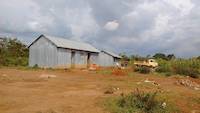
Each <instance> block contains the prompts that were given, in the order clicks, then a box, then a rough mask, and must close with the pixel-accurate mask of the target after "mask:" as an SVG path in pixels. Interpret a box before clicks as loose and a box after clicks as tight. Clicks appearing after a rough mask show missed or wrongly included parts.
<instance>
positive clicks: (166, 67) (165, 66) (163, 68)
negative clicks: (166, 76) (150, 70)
mask: <svg viewBox="0 0 200 113" xmlns="http://www.w3.org/2000/svg"><path fill="white" fill-rule="evenodd" d="M158 64H159V66H158V68H157V69H156V72H160V73H166V72H170V71H171V65H170V61H166V60H161V59H160V60H158Z"/></svg>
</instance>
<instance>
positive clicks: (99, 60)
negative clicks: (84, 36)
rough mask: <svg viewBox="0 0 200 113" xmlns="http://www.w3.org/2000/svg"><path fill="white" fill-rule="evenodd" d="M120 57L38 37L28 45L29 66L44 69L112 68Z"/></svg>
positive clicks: (51, 38)
mask: <svg viewBox="0 0 200 113" xmlns="http://www.w3.org/2000/svg"><path fill="white" fill-rule="evenodd" d="M120 58H121V57H120V56H119V55H116V54H114V53H112V52H109V51H101V52H100V51H99V50H98V49H96V48H95V47H93V46H92V45H90V44H87V43H83V42H76V41H71V40H67V39H63V38H58V37H52V36H48V35H40V36H39V37H38V38H37V39H36V40H35V41H33V42H32V43H31V44H30V45H29V66H31V67H32V66H35V65H38V66H39V67H44V68H50V67H51V68H70V67H75V68H87V67H88V66H89V65H90V64H98V65H100V66H114V65H115V64H116V62H118V61H119V59H120Z"/></svg>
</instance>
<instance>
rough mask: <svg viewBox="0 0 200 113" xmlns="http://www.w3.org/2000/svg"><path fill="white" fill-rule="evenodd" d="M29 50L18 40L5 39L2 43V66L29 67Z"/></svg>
mask: <svg viewBox="0 0 200 113" xmlns="http://www.w3.org/2000/svg"><path fill="white" fill-rule="evenodd" d="M27 64H28V48H27V47H26V45H25V44H23V43H22V42H20V41H19V40H17V39H11V38H4V39H3V40H1V41H0V65H4V66H9V65H15V66H17V65H23V66H25V65H27Z"/></svg>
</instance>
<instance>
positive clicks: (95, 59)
mask: <svg viewBox="0 0 200 113" xmlns="http://www.w3.org/2000/svg"><path fill="white" fill-rule="evenodd" d="M98 55H99V53H90V64H99V59H98Z"/></svg>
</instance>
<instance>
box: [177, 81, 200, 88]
mask: <svg viewBox="0 0 200 113" xmlns="http://www.w3.org/2000/svg"><path fill="white" fill-rule="evenodd" d="M176 84H177V85H182V86H185V87H189V88H191V89H194V90H200V85H199V84H197V83H196V82H193V81H191V80H189V79H180V80H178V81H176Z"/></svg>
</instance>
